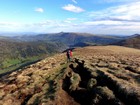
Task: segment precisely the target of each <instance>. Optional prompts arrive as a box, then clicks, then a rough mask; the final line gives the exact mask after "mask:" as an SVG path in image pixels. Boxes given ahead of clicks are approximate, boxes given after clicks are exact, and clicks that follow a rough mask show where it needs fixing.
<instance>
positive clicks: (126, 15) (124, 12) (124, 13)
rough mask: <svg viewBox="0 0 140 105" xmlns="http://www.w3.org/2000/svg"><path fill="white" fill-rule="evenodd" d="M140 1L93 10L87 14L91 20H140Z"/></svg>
mask: <svg viewBox="0 0 140 105" xmlns="http://www.w3.org/2000/svg"><path fill="white" fill-rule="evenodd" d="M139 13H140V2H135V3H129V4H126V5H121V6H116V7H110V8H107V9H105V10H101V11H94V12H91V13H90V14H89V16H90V17H92V18H93V20H100V19H103V20H105V19H106V20H107V19H108V20H115V21H116V20H118V21H132V22H138V21H140V14H139Z"/></svg>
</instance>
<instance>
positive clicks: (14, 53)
mask: <svg viewBox="0 0 140 105" xmlns="http://www.w3.org/2000/svg"><path fill="white" fill-rule="evenodd" d="M65 48H66V47H65V45H63V44H62V43H50V42H16V41H14V40H11V39H8V38H7V39H3V38H1V39H0V70H1V71H0V72H2V70H3V69H6V68H10V67H11V68H13V66H18V65H20V64H22V63H23V64H24V63H27V62H28V63H29V62H30V61H35V60H39V59H42V57H46V56H48V55H50V54H53V53H57V52H60V51H63V50H64V49H65Z"/></svg>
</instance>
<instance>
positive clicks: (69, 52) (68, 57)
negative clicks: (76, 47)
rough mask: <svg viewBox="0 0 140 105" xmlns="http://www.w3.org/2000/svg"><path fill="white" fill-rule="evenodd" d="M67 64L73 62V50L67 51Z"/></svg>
mask: <svg viewBox="0 0 140 105" xmlns="http://www.w3.org/2000/svg"><path fill="white" fill-rule="evenodd" d="M66 55H67V62H70V61H71V57H72V51H71V50H67V53H66Z"/></svg>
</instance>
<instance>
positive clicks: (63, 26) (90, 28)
mask: <svg viewBox="0 0 140 105" xmlns="http://www.w3.org/2000/svg"><path fill="white" fill-rule="evenodd" d="M0 32H34V33H57V32H84V33H93V34H110V35H133V34H136V33H138V34H139V33H140V0H0Z"/></svg>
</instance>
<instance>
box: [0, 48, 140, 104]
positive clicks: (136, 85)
mask: <svg viewBox="0 0 140 105" xmlns="http://www.w3.org/2000/svg"><path fill="white" fill-rule="evenodd" d="M73 55H74V56H73V62H70V63H66V57H65V53H62V54H57V55H54V56H51V57H48V58H46V59H43V60H42V61H40V62H37V63H35V64H32V65H30V66H27V67H25V68H24V69H22V70H19V71H16V72H13V73H11V74H8V75H5V76H3V77H1V79H0V105H56V104H57V105H139V104H140V80H139V78H140V76H139V75H140V50H137V49H133V48H126V47H119V46H94V47H85V48H77V49H75V50H74V51H73Z"/></svg>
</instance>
